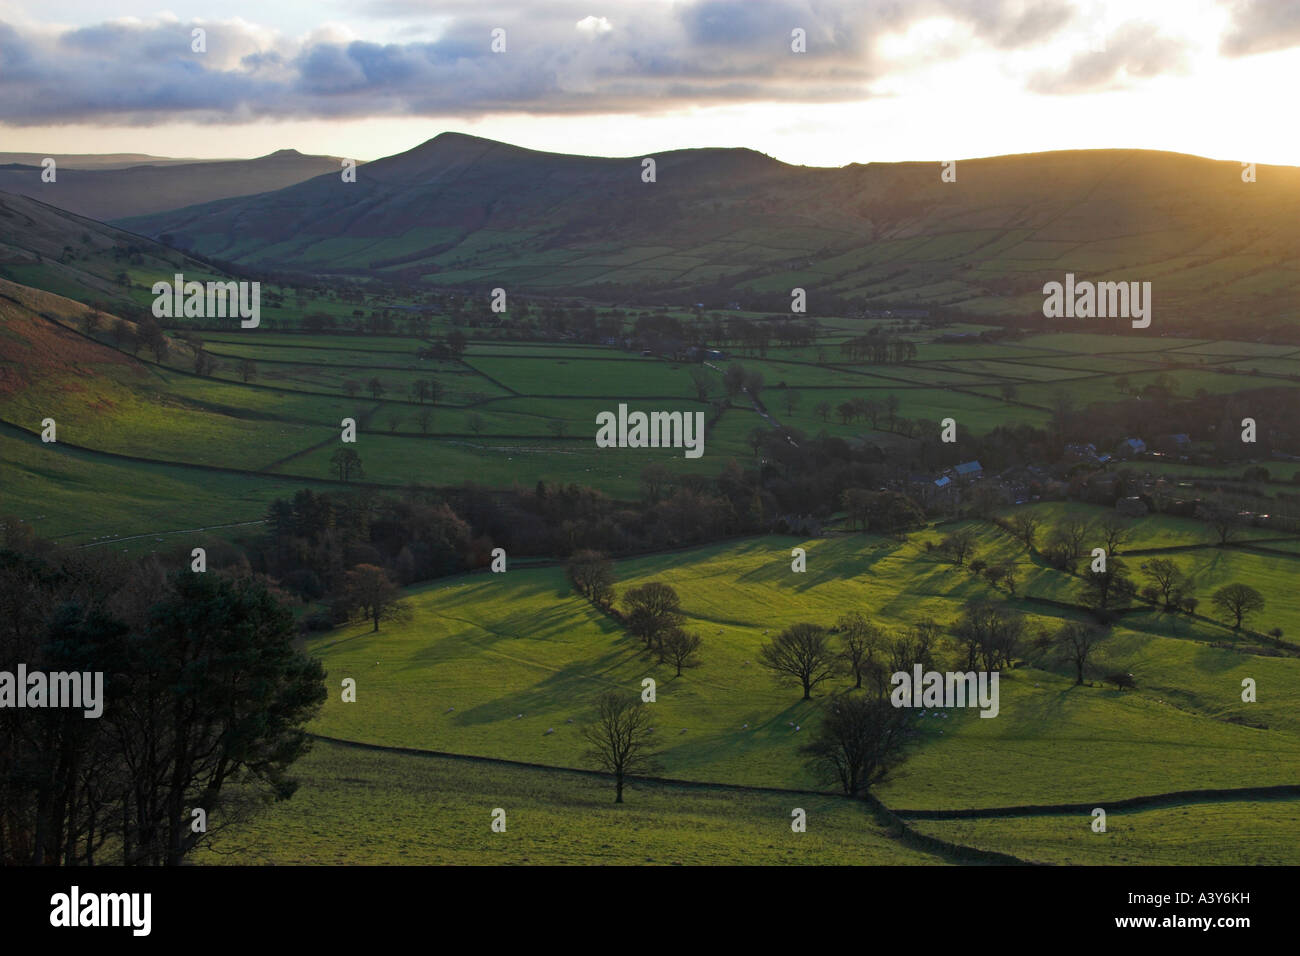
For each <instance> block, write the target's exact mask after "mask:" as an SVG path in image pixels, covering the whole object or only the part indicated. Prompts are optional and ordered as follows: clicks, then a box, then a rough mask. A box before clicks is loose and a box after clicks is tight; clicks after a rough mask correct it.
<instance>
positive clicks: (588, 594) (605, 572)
mask: <svg viewBox="0 0 1300 956" xmlns="http://www.w3.org/2000/svg"><path fill="white" fill-rule="evenodd" d="M565 571H566V573H567V574H568V576H569V583H571V584H572V585H573V587H574V590H576V591H577V592H578V593H579V594H581V595H582V596H583V597H585V598H587V600H589V601H591V602H593V603H595V604H598V605H600V606H601V607H609V606H610V605H611V604H613V603H614V562H613V561H611V560H610V559H609V556H608V555H607V554H604V553H603V552H600V551H590V550H584V551H575V552H574V553H573V556H572V557H570V558H569V563H568V566H567V567H566V568H565Z"/></svg>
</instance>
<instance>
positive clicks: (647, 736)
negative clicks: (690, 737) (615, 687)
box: [582, 691, 657, 803]
mask: <svg viewBox="0 0 1300 956" xmlns="http://www.w3.org/2000/svg"><path fill="white" fill-rule="evenodd" d="M582 736H583V737H584V739H586V741H587V743H589V744H590V745H591V747H590V749H588V750H587V752H586V753H585V754H584V757H585V758H586V759H587V761H588V762H589V763H593V764H595V765H596V766H597V767H599V768H600V769H601V770H603V771H605V772H606V773H608V774H612V775H613V777H614V802H615V803H622V802H623V785H624V782H625V781H626V779H627V778H628V777H629V776H635V775H636V774H642V773H647V772H649V771H652V770H654V769H655V765H656V761H655V757H656V756H657V754H656V753H655V751H654V750H653V749H652V747H651V746H650V743H651V738H652V736H653V734H652V729H651V726H650V711H649V710H647V709H646V707H645V706H644V705H643V704H642V703H641V699H640V698H639V697H637V696H636V695H635V694H631V695H629V694H622V693H619V692H618V691H607V692H606V693H604V694H602V695H601V696H600V697H599V699H597V701H596V722H595V723H594V724H592V725H590V726H588V727H586V728H585V729H584V730H583V732H582Z"/></svg>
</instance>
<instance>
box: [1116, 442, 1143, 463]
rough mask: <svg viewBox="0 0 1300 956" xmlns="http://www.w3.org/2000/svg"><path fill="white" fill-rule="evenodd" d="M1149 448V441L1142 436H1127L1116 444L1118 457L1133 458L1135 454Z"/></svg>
mask: <svg viewBox="0 0 1300 956" xmlns="http://www.w3.org/2000/svg"><path fill="white" fill-rule="evenodd" d="M1146 450H1147V443H1146V442H1144V441H1143V440H1142V439H1141V438H1125V439H1124V440H1123V441H1122V442H1120V443H1119V444H1118V445H1116V446H1115V457H1116V458H1132V457H1133V456H1134V455H1140V454H1142V453H1143V452H1145V451H1146Z"/></svg>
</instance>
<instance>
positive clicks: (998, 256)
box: [124, 134, 1300, 332]
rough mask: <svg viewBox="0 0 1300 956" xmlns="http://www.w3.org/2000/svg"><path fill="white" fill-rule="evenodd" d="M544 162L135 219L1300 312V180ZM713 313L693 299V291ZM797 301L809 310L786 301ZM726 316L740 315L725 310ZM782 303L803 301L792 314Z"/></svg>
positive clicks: (208, 240)
mask: <svg viewBox="0 0 1300 956" xmlns="http://www.w3.org/2000/svg"><path fill="white" fill-rule="evenodd" d="M655 158H656V161H657V164H658V165H657V178H656V181H655V182H654V183H644V182H642V181H641V178H640V173H641V159H642V157H629V158H626V159H598V158H592V157H581V156H565V155H561V154H552V153H540V152H535V151H530V150H523V149H519V148H517V147H513V146H508V145H506V144H502V143H495V142H492V141H490V140H483V139H478V138H475V137H469V136H463V135H459V134H443V135H442V136H439V137H437V138H436V139H434V140H431V141H429V142H428V143H425V144H424V145H422V146H419V147H417V148H415V149H413V150H411V151H409V152H407V153H402V154H399V155H397V156H391V157H387V158H385V159H381V160H377V161H375V162H374V163H372V164H371V165H369V166H368V167H366V169H365V170H364V171H363V172H362V173H361V174H360V175H359V176H358V180H357V182H356V183H351V184H344V183H341V182H337V181H332V180H329V179H327V178H322V179H320V180H316V181H311V182H307V183H302V184H299V185H297V186H291V187H288V188H286V189H282V190H279V191H278V192H276V193H274V194H271V195H268V196H260V197H255V198H246V199H234V200H225V201H221V202H215V203H208V204H205V205H202V206H195V207H191V208H188V209H183V210H177V211H173V212H167V213H161V214H157V215H152V216H146V217H137V218H134V219H130V220H124V223H125V224H126V225H128V228H131V229H133V230H135V231H139V232H143V233H146V234H148V235H152V236H158V235H161V234H163V233H166V234H169V235H174V236H175V237H176V241H177V242H178V243H179V244H182V245H184V246H185V247H187V248H193V249H196V250H198V251H201V252H203V253H206V254H209V255H213V256H218V257H220V258H223V259H229V260H232V261H236V262H242V263H246V264H250V265H253V264H255V265H260V266H272V265H274V266H284V267H291V268H294V269H299V270H304V271H318V272H329V273H340V272H343V273H349V274H353V275H376V276H388V277H394V278H398V277H400V278H402V279H405V280H408V281H418V282H424V283H432V284H437V285H449V286H475V287H481V288H490V287H493V286H497V285H500V286H504V287H506V288H509V289H512V290H519V289H527V290H532V291H537V292H542V291H547V290H551V291H556V290H568V291H579V290H588V291H590V292H591V293H593V294H597V295H601V294H604V295H606V297H609V295H610V294H611V293H616V292H626V291H627V290H630V289H634V288H635V289H642V290H649V289H654V290H659V291H660V292H662V293H663V294H665V295H670V294H671V295H674V296H681V297H683V298H685V297H687V296H694V295H705V294H706V293H707V294H709V295H711V296H713V297H714V298H717V297H719V296H725V295H732V296H740V297H750V298H752V297H754V296H757V295H760V294H762V293H770V294H773V295H774V296H775V298H773V299H771V300H770V301H772V302H774V303H775V302H777V301H782V297H788V295H789V290H790V289H791V288H793V287H795V286H800V287H804V288H807V289H808V290H809V294H810V296H811V297H812V298H813V300H814V301H815V300H816V298H817V296H818V295H821V296H823V297H825V296H832V295H833V296H836V297H839V298H842V299H845V300H850V299H852V300H859V301H862V302H864V303H865V304H867V305H868V306H871V305H873V304H874V305H882V304H890V303H893V304H895V305H897V304H899V303H907V304H909V305H911V306H913V307H930V308H939V307H951V308H960V309H963V310H967V311H970V312H974V313H983V314H988V315H990V316H1017V317H1020V316H1025V315H1039V316H1041V308H1042V292H1041V289H1042V286H1043V283H1044V282H1046V281H1049V280H1063V278H1064V274H1065V273H1066V272H1074V273H1076V274H1077V275H1078V276H1079V278H1081V279H1083V278H1090V279H1094V280H1103V279H1107V280H1139V281H1151V282H1152V283H1153V287H1154V289H1153V292H1154V296H1155V302H1156V306H1155V309H1156V311H1155V316H1156V318H1155V321H1156V322H1157V323H1158V324H1159V328H1161V329H1166V330H1167V329H1170V328H1181V329H1186V328H1189V327H1205V328H1208V327H1214V328H1220V329H1223V330H1224V331H1225V332H1226V330H1227V329H1228V328H1230V327H1231V323H1230V321H1229V320H1228V319H1227V318H1226V317H1227V316H1229V315H1241V314H1243V313H1244V314H1248V315H1249V316H1250V318H1251V321H1252V325H1253V326H1254V327H1256V328H1261V327H1274V328H1277V329H1284V328H1287V327H1291V326H1293V325H1294V321H1295V318H1296V314H1295V306H1294V301H1295V297H1294V293H1295V290H1296V287H1297V284H1298V283H1300V271H1297V268H1296V265H1295V263H1296V261H1297V258H1298V257H1297V252H1300V247H1298V246H1297V237H1296V235H1295V231H1294V229H1292V228H1291V223H1293V222H1294V220H1295V216H1296V214H1297V212H1300V170H1297V169H1294V168H1290V167H1261V168H1260V169H1259V175H1258V181H1257V182H1255V183H1250V184H1245V183H1242V182H1241V178H1240V166H1239V165H1238V164H1236V163H1230V162H1217V161H1211V160H1206V159H1201V158H1198V157H1194V156H1185V155H1180V154H1170V153H1158V152H1149V151H1139V150H1091V151H1074V152H1059V153H1043V154H1033V155H1023V156H1003V157H995V158H990V159H977V160H963V161H962V162H961V163H960V164H959V170H960V172H959V175H958V179H957V182H955V183H943V182H941V180H940V176H939V173H940V166H939V164H938V163H937V162H936V163H871V164H868V165H857V164H854V165H850V166H847V167H844V168H840V169H815V168H806V167H792V166H787V165H785V164H782V163H779V162H777V161H775V160H772V159H770V158H768V157H765V156H762V155H760V154H757V153H754V152H752V151H748V150H740V149H737V150H683V151H677V152H669V153H664V154H661V155H658V156H657V157H655ZM692 301H693V300H692ZM784 301H788V299H785V300H784ZM714 304H715V305H720V304H721V302H715V303H714ZM769 307H770V308H778V310H782V309H783V308H784V307H783V306H781V307H777V306H775V305H773V306H769Z"/></svg>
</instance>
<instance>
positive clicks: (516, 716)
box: [515, 714, 524, 720]
mask: <svg viewBox="0 0 1300 956" xmlns="http://www.w3.org/2000/svg"><path fill="white" fill-rule="evenodd" d="M523 716H524V715H523V714H515V720H522V719H523Z"/></svg>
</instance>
